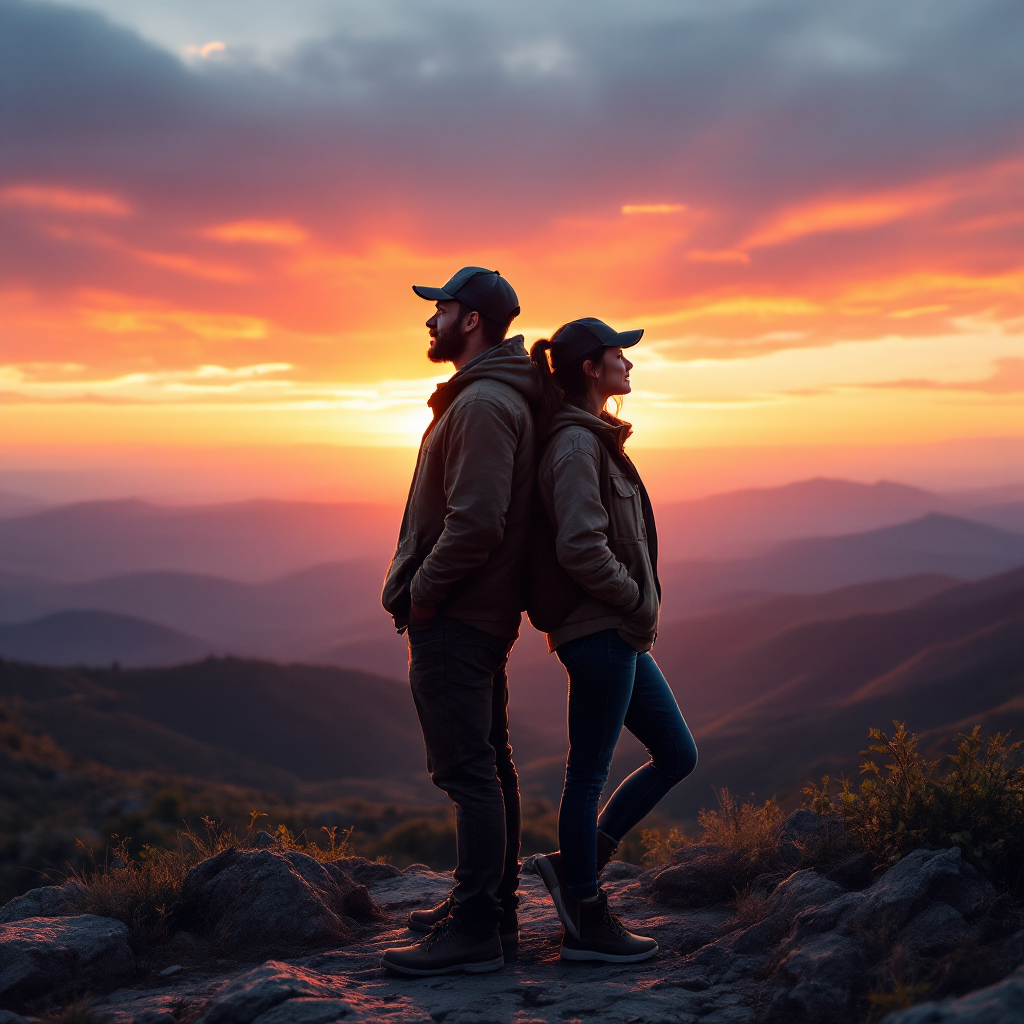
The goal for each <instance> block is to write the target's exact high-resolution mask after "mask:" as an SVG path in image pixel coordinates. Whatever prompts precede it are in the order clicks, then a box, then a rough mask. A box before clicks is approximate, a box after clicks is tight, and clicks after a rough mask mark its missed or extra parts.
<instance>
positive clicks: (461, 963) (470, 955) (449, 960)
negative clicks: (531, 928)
mask: <svg viewBox="0 0 1024 1024" xmlns="http://www.w3.org/2000/svg"><path fill="white" fill-rule="evenodd" d="M504 964H505V957H504V955H503V954H502V951H501V940H500V939H499V938H498V932H497V929H495V931H493V932H492V933H491V934H490V935H489V936H487V937H486V938H483V939H478V938H476V937H474V936H473V935H470V934H469V932H465V931H463V930H462V929H461V928H459V926H458V925H457V924H456V922H455V919H454V918H452V917H446V918H444V920H442V921H439V922H438V923H437V924H435V925H434V927H433V928H431V929H430V931H429V932H428V933H427V934H426V935H424V936H423V938H422V939H420V940H419V942H414V943H413V944H412V945H411V946H398V947H397V948H395V949H386V950H384V955H383V956H382V957H381V958H380V965H381V967H387V968H388V969H389V970H392V971H397V972H398V973H399V974H411V975H414V976H416V977H427V976H430V975H434V974H454V973H455V972H456V971H465V972H466V973H467V974H487V973H488V972H490V971H500V970H501V968H502V967H503V966H504Z"/></svg>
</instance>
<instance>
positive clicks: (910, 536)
mask: <svg viewBox="0 0 1024 1024" xmlns="http://www.w3.org/2000/svg"><path fill="white" fill-rule="evenodd" d="M1022 563H1024V534H1022V533H1011V532H1008V531H1006V530H1000V529H997V528H995V527H992V526H986V525H984V524H982V523H977V522H973V521H971V520H968V519H961V518H958V517H955V516H947V515H941V514H938V513H930V514H928V515H926V516H922V517H921V518H920V519H915V520H912V521H911V522H908V523H900V524H899V525H897V526H888V527H883V528H882V529H878V530H869V531H866V532H864V533H854V534H848V535H846V536H839V537H808V538H803V539H801V540H794V541H788V542H786V543H784V544H780V545H778V546H777V547H775V548H773V549H772V550H770V551H768V552H767V553H765V554H763V555H759V556H756V557H754V558H746V559H735V560H731V561H717V562H712V561H707V562H697V561H693V562H677V563H674V564H670V565H667V566H665V567H664V569H663V570H662V572H661V577H662V586H663V590H664V594H665V597H664V607H665V614H666V616H667V617H668V618H670V619H671V618H678V617H681V616H683V615H687V614H694V613H698V612H700V611H702V610H704V609H707V608H710V607H714V606H715V604H716V603H719V604H720V605H721V604H735V603H736V602H737V601H738V600H740V599H743V600H745V601H747V602H748V603H749V601H750V600H751V599H752V598H755V597H756V596H757V595H759V594H773V593H774V594H778V593H814V592H816V591H824V590H830V589H834V588H837V587H845V586H850V585H853V584H856V583H866V582H869V581H871V580H876V579H890V578H895V577H899V576H913V575H918V574H921V573H938V574H941V575H946V576H952V577H955V578H958V579H979V578H980V577H982V576H988V575H991V574H993V573H998V572H1003V571H1005V570H1007V569H1011V568H1013V567H1014V566H1016V565H1020V564H1022Z"/></svg>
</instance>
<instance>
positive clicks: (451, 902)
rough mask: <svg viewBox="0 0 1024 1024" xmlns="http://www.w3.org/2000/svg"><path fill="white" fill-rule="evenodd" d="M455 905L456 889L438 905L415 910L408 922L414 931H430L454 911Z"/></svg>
mask: <svg viewBox="0 0 1024 1024" xmlns="http://www.w3.org/2000/svg"><path fill="white" fill-rule="evenodd" d="M454 906H455V890H454V889H453V890H452V891H451V892H450V893H448V895H447V896H445V898H444V899H443V900H441V902H440V903H438V905H437V906H436V907H431V908H430V909H429V910H413V911H411V912H410V914H409V918H408V920H407V922H406V924H408V926H409V929H410V930H411V931H414V932H429V931H430V929H431V928H433V927H434V925H435V924H440V922H441V921H443V920H444V919H445V918H446V917H448V916H449V915H450V914H451V912H452V907H454Z"/></svg>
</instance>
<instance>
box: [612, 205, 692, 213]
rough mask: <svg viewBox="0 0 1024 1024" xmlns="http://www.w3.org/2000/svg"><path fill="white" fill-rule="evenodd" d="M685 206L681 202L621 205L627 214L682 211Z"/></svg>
mask: <svg viewBox="0 0 1024 1024" xmlns="http://www.w3.org/2000/svg"><path fill="white" fill-rule="evenodd" d="M685 209H686V207H685V206H684V205H683V204H682V203H629V204H627V205H626V206H623V207H622V212H623V213H624V214H626V215H627V216H629V215H631V214H634V213H682V212H683V210H685Z"/></svg>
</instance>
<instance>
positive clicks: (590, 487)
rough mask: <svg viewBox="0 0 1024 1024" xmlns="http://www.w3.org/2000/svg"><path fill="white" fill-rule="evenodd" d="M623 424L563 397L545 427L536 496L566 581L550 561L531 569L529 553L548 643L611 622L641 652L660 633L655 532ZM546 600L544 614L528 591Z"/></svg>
mask: <svg viewBox="0 0 1024 1024" xmlns="http://www.w3.org/2000/svg"><path fill="white" fill-rule="evenodd" d="M630 430H631V428H630V426H629V424H628V423H621V422H619V421H614V420H612V418H611V417H608V418H604V417H598V416H594V415H593V414H592V413H589V412H587V411H586V410H584V409H580V408H578V407H576V406H573V405H568V404H567V405H564V406H563V407H562V408H561V409H560V410H559V411H558V413H556V415H555V418H554V420H553V422H552V424H551V427H550V429H549V431H548V435H547V439H546V441H545V444H544V450H543V454H542V455H541V457H540V463H539V469H538V484H539V490H540V498H541V501H542V503H543V506H544V509H545V511H546V512H547V516H548V519H549V521H550V523H551V524H552V526H553V533H554V543H553V554H554V556H555V558H557V562H558V567H560V568H561V570H564V573H565V574H566V575H567V576H568V577H569V579H570V580H571V581H572V585H573V586H572V590H569V589H567V588H566V587H565V585H564V584H563V585H562V586H561V587H560V586H559V584H558V581H557V579H556V578H555V577H556V576H557V573H558V567H555V566H550V565H549V566H548V567H547V569H546V570H545V568H544V567H543V566H542V567H541V568H540V571H539V572H538V570H537V565H536V559H535V561H534V572H533V581H532V591H533V594H532V595H531V609H530V612H531V619H532V620H533V621H534V625H537V626H538V628H543V629H544V631H545V632H546V633H547V640H548V650H554V649H555V648H556V647H558V646H559V644H563V643H565V642H566V641H567V640H575V639H576V638H578V637H581V636H589V635H590V634H591V633H596V632H599V631H600V630H603V629H617V630H618V631H619V635H620V636H621V637H622V638H623V639H624V640H625V641H626V642H627V643H628V644H630V645H631V646H632V647H634V648H636V650H638V651H641V652H643V651H648V650H650V649H651V646H652V645H653V644H654V640H655V638H656V637H657V635H658V615H659V612H660V608H661V584H660V583H659V581H658V574H657V532H656V529H655V525H654V513H653V510H652V509H651V504H650V501H649V499H648V497H647V492H646V490H645V489H644V485H643V482H642V481H641V479H640V475H639V473H637V471H636V467H635V466H634V465H633V463H632V462H631V461H630V459H629V457H628V456H627V455H626V453H625V451H623V444H624V443H625V440H626V438H627V437H628V436H629V434H630ZM573 591H574V593H573ZM557 593H560V594H561V595H562V596H561V597H560V598H557V600H560V601H561V602H562V607H561V609H560V610H558V611H555V610H554V608H553V606H552V605H551V604H550V600H551V595H554V594H557ZM545 599H547V600H548V602H549V604H548V607H547V608H546V610H545V611H546V616H538V617H535V616H534V607H533V606H534V602H535V600H536V601H539V602H540V603H543V602H544V600H545ZM539 618H544V619H546V621H544V622H543V624H541V623H539V622H538V619H539ZM556 622H557V624H556Z"/></svg>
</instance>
